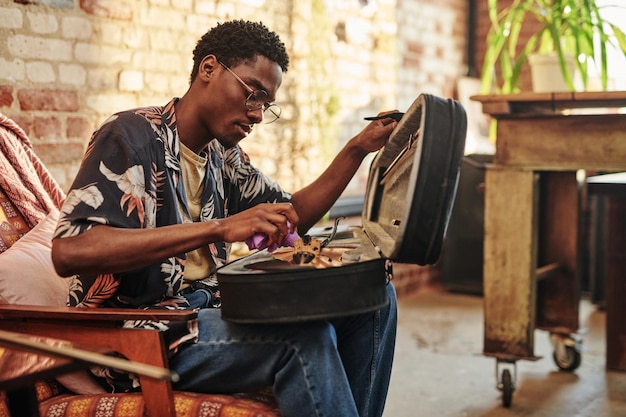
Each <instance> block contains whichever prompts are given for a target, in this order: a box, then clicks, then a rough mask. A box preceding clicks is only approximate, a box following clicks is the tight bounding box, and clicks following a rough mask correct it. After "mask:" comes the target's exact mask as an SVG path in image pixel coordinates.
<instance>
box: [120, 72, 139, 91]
mask: <svg viewBox="0 0 626 417" xmlns="http://www.w3.org/2000/svg"><path fill="white" fill-rule="evenodd" d="M117 85H118V89H119V90H120V91H141V90H143V73H142V72H141V71H134V70H125V71H122V72H120V76H119V79H118V82H117Z"/></svg>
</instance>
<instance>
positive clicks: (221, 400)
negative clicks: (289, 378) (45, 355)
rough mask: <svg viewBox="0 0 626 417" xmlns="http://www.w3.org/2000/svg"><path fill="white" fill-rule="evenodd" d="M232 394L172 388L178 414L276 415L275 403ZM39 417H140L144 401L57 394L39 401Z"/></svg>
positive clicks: (136, 395) (132, 396)
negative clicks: (184, 390)
mask: <svg viewBox="0 0 626 417" xmlns="http://www.w3.org/2000/svg"><path fill="white" fill-rule="evenodd" d="M265 399H266V400H268V401H269V402H261V401H259V400H256V399H255V400H252V399H247V398H237V397H234V396H231V395H219V394H196V393H191V392H180V391H174V406H175V408H176V415H177V416H189V417H192V416H193V417H276V416H277V415H278V414H277V412H278V411H277V409H276V404H275V403H274V402H273V401H270V400H271V397H269V396H268V397H265ZM39 412H40V415H41V417H60V416H71V417H92V416H104V415H106V416H112V417H114V416H143V415H144V401H143V397H142V395H141V394H139V393H133V394H98V395H89V396H84V395H80V396H76V395H59V396H56V397H53V398H51V399H49V400H46V401H44V402H42V403H41V405H40V408H39Z"/></svg>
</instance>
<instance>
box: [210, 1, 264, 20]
mask: <svg viewBox="0 0 626 417" xmlns="http://www.w3.org/2000/svg"><path fill="white" fill-rule="evenodd" d="M215 14H216V15H217V17H218V18H221V19H232V18H235V17H236V16H237V10H236V6H235V4H233V3H221V2H218V3H217V6H216V7H215ZM255 20H258V17H257V19H255Z"/></svg>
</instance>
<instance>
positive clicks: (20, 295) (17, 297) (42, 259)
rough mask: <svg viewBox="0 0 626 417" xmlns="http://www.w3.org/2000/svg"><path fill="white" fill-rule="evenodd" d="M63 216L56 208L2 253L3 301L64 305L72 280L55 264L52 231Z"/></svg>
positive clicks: (0, 298)
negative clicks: (58, 270) (58, 269)
mask: <svg viewBox="0 0 626 417" xmlns="http://www.w3.org/2000/svg"><path fill="white" fill-rule="evenodd" d="M58 218H59V212H58V211H56V210H55V211H52V212H50V214H48V216H46V217H45V218H44V219H43V220H42V221H41V222H39V224H38V225H37V226H35V227H34V228H33V229H32V230H31V231H29V232H28V233H26V234H25V235H24V236H23V237H22V238H21V239H19V240H18V241H17V242H15V243H14V244H13V246H11V247H10V248H9V249H7V250H6V251H4V252H3V253H1V254H0V303H3V304H30V305H48V306H64V305H65V303H66V300H67V295H68V285H69V280H67V279H64V278H61V277H60V276H59V275H58V274H57V273H56V271H55V270H54V266H53V265H52V258H51V254H50V250H51V247H52V234H53V233H54V229H55V227H56V223H57V220H58Z"/></svg>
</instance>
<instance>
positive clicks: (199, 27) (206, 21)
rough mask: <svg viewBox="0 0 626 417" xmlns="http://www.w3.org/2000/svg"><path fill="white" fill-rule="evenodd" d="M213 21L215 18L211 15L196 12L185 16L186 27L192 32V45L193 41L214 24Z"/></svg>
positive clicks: (214, 21)
mask: <svg viewBox="0 0 626 417" xmlns="http://www.w3.org/2000/svg"><path fill="white" fill-rule="evenodd" d="M215 23H216V19H215V18H213V17H211V16H205V15H201V14H196V13H194V14H190V15H188V16H187V29H188V30H189V31H191V32H192V33H193V38H194V45H195V41H197V40H198V39H200V37H201V36H202V35H204V34H205V33H206V32H207V31H208V30H209V29H211V28H212V27H213V26H215Z"/></svg>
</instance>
